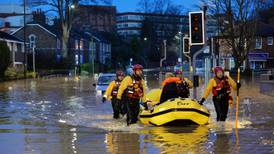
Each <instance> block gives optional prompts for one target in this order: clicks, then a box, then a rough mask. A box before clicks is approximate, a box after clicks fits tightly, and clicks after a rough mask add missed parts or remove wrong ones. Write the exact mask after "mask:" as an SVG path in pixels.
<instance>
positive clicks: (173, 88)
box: [160, 70, 193, 103]
mask: <svg viewBox="0 0 274 154" xmlns="http://www.w3.org/2000/svg"><path fill="white" fill-rule="evenodd" d="M182 73H183V72H182V71H179V70H178V71H176V72H175V75H176V77H173V76H169V77H167V78H166V79H165V80H164V81H163V83H162V87H163V90H162V94H161V98H160V103H163V102H165V101H167V100H168V99H171V98H177V97H181V98H188V97H189V89H190V88H192V87H193V83H192V82H191V81H190V80H189V79H187V78H183V77H182Z"/></svg>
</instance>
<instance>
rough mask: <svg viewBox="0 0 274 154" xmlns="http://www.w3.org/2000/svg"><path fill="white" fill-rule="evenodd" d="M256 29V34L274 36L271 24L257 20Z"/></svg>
mask: <svg viewBox="0 0 274 154" xmlns="http://www.w3.org/2000/svg"><path fill="white" fill-rule="evenodd" d="M256 29H257V30H256V35H257V36H274V28H273V27H272V26H271V25H268V24H265V23H263V22H259V23H258V24H257V27H256Z"/></svg>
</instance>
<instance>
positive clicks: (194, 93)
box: [193, 6, 207, 99]
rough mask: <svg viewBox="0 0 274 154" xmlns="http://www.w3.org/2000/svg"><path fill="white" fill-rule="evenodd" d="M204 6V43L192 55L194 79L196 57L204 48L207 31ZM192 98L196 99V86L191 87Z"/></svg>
mask: <svg viewBox="0 0 274 154" xmlns="http://www.w3.org/2000/svg"><path fill="white" fill-rule="evenodd" d="M206 9H207V8H206V6H204V8H203V11H204V27H203V28H204V41H205V42H204V44H203V47H202V48H201V49H200V50H198V51H197V52H195V53H194V55H193V80H194V76H195V75H196V59H197V56H198V55H199V54H201V53H203V51H204V50H205V49H206V46H207V45H206V42H207V41H206V38H207V33H206ZM193 98H194V99H197V87H195V86H194V87H193Z"/></svg>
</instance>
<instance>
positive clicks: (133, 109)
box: [125, 98, 140, 125]
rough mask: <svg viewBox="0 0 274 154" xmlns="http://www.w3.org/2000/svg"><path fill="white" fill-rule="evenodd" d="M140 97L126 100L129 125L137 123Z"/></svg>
mask: <svg viewBox="0 0 274 154" xmlns="http://www.w3.org/2000/svg"><path fill="white" fill-rule="evenodd" d="M139 101H140V99H130V98H127V99H126V101H125V104H126V107H127V125H130V124H134V123H137V121H138V116H139V112H140V105H139Z"/></svg>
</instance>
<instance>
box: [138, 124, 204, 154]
mask: <svg viewBox="0 0 274 154" xmlns="http://www.w3.org/2000/svg"><path fill="white" fill-rule="evenodd" d="M208 132H209V130H208V128H207V127H206V126H198V127H185V128H176V127H175V128H164V127H154V128H151V129H148V130H143V131H141V134H144V141H143V142H145V143H152V144H153V145H154V146H155V147H156V148H159V150H160V151H161V152H162V153H176V152H180V153H185V152H190V151H191V152H195V153H197V152H203V151H204V152H205V151H206V149H205V146H204V144H205V143H206V142H207V140H208Z"/></svg>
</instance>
